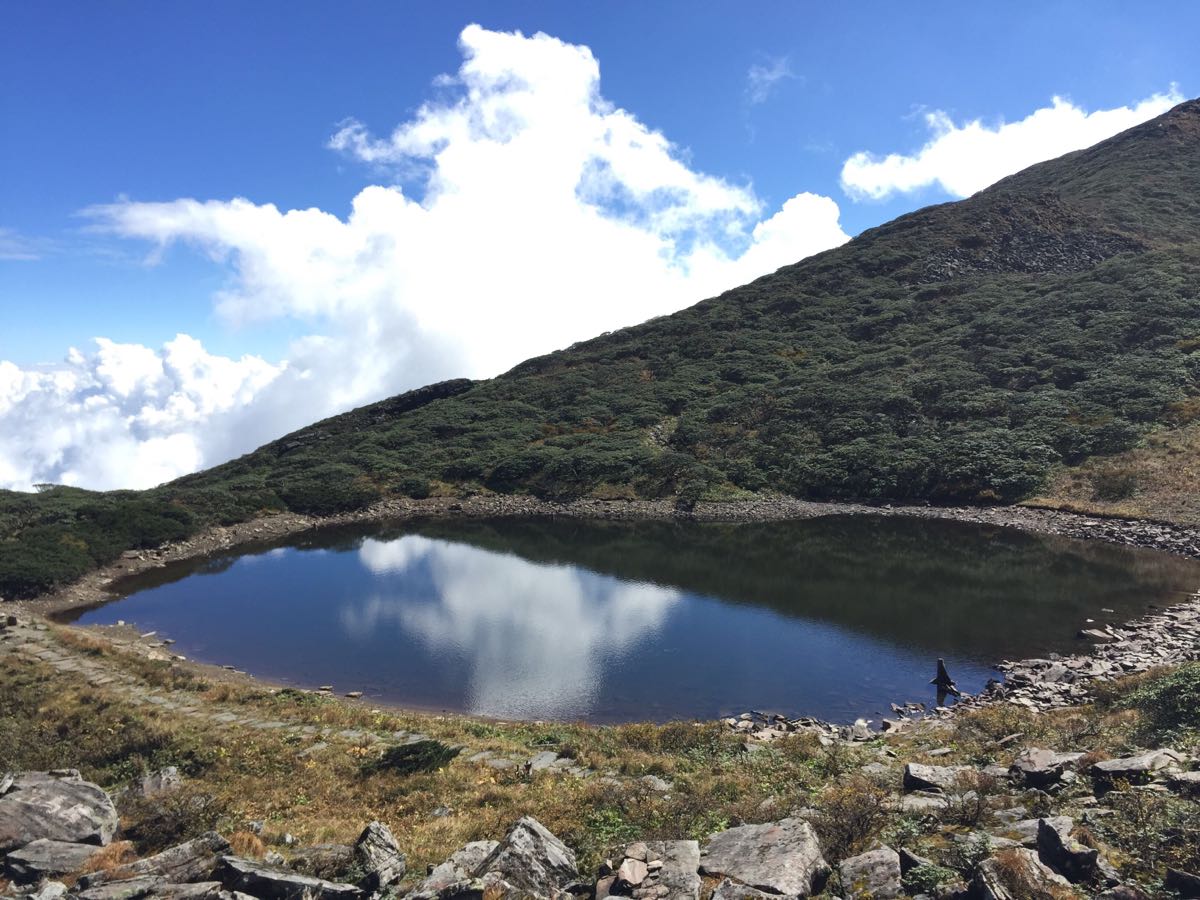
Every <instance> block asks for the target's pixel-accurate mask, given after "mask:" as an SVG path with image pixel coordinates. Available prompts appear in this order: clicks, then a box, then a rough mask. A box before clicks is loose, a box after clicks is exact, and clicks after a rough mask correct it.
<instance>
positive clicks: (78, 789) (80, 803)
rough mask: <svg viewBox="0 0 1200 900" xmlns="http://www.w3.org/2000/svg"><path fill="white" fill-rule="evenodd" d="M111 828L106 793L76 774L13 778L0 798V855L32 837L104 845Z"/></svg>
mask: <svg viewBox="0 0 1200 900" xmlns="http://www.w3.org/2000/svg"><path fill="white" fill-rule="evenodd" d="M117 825H118V818H117V810H116V808H115V807H114V806H113V804H112V800H110V799H109V796H108V794H106V793H104V791H102V790H101V789H100V788H99V787H97V786H96V785H94V784H92V783H91V782H88V781H83V780H82V779H80V778H79V775H78V773H75V774H73V775H71V774H68V775H64V776H55V775H51V774H49V773H45V772H31V773H27V774H25V775H19V776H17V777H16V778H14V779H13V783H12V786H11V787H10V788H9V790H8V792H7V793H6V794H5V795H4V796H3V797H0V853H7V852H8V851H10V850H14V849H16V848H17V847H23V846H25V845H26V844H28V843H29V842H30V841H36V840H37V839H38V838H46V839H48V840H53V841H66V842H68V843H73V844H99V845H101V846H104V845H105V844H107V843H108V842H109V841H111V840H112V836H113V834H114V833H115V832H116V830H117Z"/></svg>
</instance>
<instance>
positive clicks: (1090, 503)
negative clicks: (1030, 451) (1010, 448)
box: [1026, 422, 1200, 526]
mask: <svg viewBox="0 0 1200 900" xmlns="http://www.w3.org/2000/svg"><path fill="white" fill-rule="evenodd" d="M1198 484H1200V423H1194V422H1191V423H1189V424H1186V425H1181V426H1179V427H1176V428H1165V429H1161V430H1158V431H1155V432H1152V433H1151V434H1149V435H1147V437H1146V438H1145V439H1144V440H1143V441H1142V442H1141V444H1140V445H1139V446H1137V447H1135V448H1134V449H1132V450H1129V451H1127V452H1125V453H1119V454H1117V455H1115V456H1108V457H1096V458H1093V459H1089V460H1087V461H1086V462H1084V463H1083V464H1082V465H1079V466H1071V467H1067V468H1064V469H1062V470H1060V471H1059V472H1058V473H1057V474H1056V475H1054V477H1053V478H1052V479H1051V480H1050V482H1049V484H1048V485H1047V486H1046V488H1045V490H1044V491H1042V493H1040V494H1039V495H1038V496H1036V497H1033V498H1031V499H1029V500H1028V501H1026V505H1029V506H1043V507H1047V508H1050V509H1064V510H1069V511H1072V512H1081V513H1087V514H1098V515H1105V516H1120V517H1122V518H1130V519H1149V520H1154V521H1161V522H1170V523H1173V524H1176V525H1184V526H1197V525H1200V492H1198V491H1197V490H1196V485H1198Z"/></svg>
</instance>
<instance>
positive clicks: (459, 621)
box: [81, 516, 1200, 721]
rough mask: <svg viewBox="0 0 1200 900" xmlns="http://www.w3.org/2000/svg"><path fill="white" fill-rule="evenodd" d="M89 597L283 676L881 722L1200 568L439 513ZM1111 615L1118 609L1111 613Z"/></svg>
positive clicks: (533, 708) (413, 696)
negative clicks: (102, 597)
mask: <svg viewBox="0 0 1200 900" xmlns="http://www.w3.org/2000/svg"><path fill="white" fill-rule="evenodd" d="M122 587H123V589H124V590H125V591H127V592H128V594H127V596H124V597H123V598H121V599H119V600H115V601H113V602H112V603H109V604H107V605H105V606H103V607H99V608H96V609H93V610H91V611H88V612H86V613H84V614H83V616H82V617H81V621H82V622H83V623H86V624H97V623H112V622H115V621H116V620H118V619H125V620H127V621H130V622H133V623H135V624H136V625H137V626H138V627H140V628H142V629H143V630H156V631H158V632H159V634H160V635H163V636H168V635H169V636H170V637H173V638H175V639H176V640H177V642H178V643H177V644H176V645H175V648H174V649H175V650H177V651H178V652H180V653H183V654H185V655H187V656H188V657H190V658H194V659H198V660H202V661H205V662H213V663H221V664H232V665H234V666H236V667H238V668H241V669H245V670H247V671H249V672H250V673H252V674H255V675H258V676H262V677H266V678H270V679H274V680H276V681H280V682H284V683H289V684H296V685H299V686H305V687H315V686H317V685H321V684H334V685H335V686H336V688H337V690H338V691H349V690H361V691H364V692H365V693H366V696H368V697H371V698H376V699H378V700H381V701H388V702H394V703H399V704H403V705H407V706H411V707H420V708H426V709H446V710H453V711H461V712H470V713H476V714H481V715H488V716H497V717H503V718H522V719H588V720H592V721H625V720H635V719H657V720H666V719H671V718H676V717H704V718H709V717H714V716H717V715H725V714H730V713H736V712H742V711H744V710H747V709H751V708H753V709H760V710H777V711H782V712H787V713H791V714H804V715H813V716H818V717H821V718H824V719H830V720H835V721H848V720H853V719H854V718H856V717H858V716H866V717H868V718H876V719H878V718H879V716H880V715H881V714H884V713H886V711H887V709H888V704H889V703H890V702H892V701H908V700H921V701H931V700H932V699H933V694H932V691H933V689H932V688H931V687H930V686H929V685H928V681H929V679H930V678H931V677H932V676H933V670H934V662H935V660H936V658H937V657H939V656H943V657H945V658H946V662H947V665H948V666H949V668H950V672H951V674H952V675H953V676H954V677H955V678H956V679H957V681H958V683H959V686H960V687H961V688H963V689H965V690H968V691H972V692H974V691H977V690H979V689H980V688H981V687H982V686H983V685H984V684H985V682H986V681H987V679H988V678H989V677H993V676H995V675H996V673H995V672H994V671H992V670H991V666H992V664H994V663H995V662H996V661H997V660H1000V659H1002V658H1005V657H1023V656H1033V655H1042V654H1046V653H1049V652H1054V651H1062V652H1073V651H1076V650H1078V649H1079V646H1080V645H1079V642H1077V641H1076V640H1075V638H1074V635H1075V633H1076V631H1077V630H1078V629H1079V628H1080V627H1082V626H1083V625H1084V623H1085V620H1086V619H1088V618H1093V619H1096V620H1097V621H1098V622H1101V623H1102V622H1106V621H1112V622H1118V621H1123V620H1125V619H1128V618H1131V617H1133V616H1137V615H1141V614H1142V613H1144V612H1145V611H1146V610H1147V608H1148V606H1149V605H1150V604H1160V605H1161V604H1164V603H1172V602H1178V601H1179V600H1181V599H1182V598H1183V596H1184V594H1185V593H1190V592H1193V591H1195V590H1196V589H1197V588H1200V564H1197V563H1194V562H1190V561H1186V560H1182V559H1178V558H1174V557H1170V556H1166V555H1164V554H1158V553H1152V552H1149V551H1140V550H1133V549H1129V548H1123V547H1116V546H1109V545H1103V544H1098V543H1084V542H1080V541H1073V540H1068V539H1064V538H1054V537H1047V536H1039V535H1031V534H1024V533H1021V532H1018V531H1014V530H1010V529H1003V528H994V527H986V526H975V525H966V524H962V523H956V522H942V521H922V520H916V519H901V518H883V517H869V516H854V517H849V516H838V517H829V518H822V519H815V520H809V521H802V522H775V523H759V524H749V525H724V524H700V523H688V524H680V523H668V522H636V523H612V522H609V523H605V522H586V521H577V520H570V519H565V520H555V519H551V520H515V519H498V520H487V521H478V520H476V521H470V520H464V521H436V522H418V523H411V524H408V525H405V526H402V527H395V526H392V527H389V528H383V527H374V528H371V529H365V530H364V529H358V530H344V529H342V530H328V531H322V532H315V533H310V534H308V535H305V536H303V537H301V538H293V539H291V540H290V541H288V542H287V543H286V544H281V545H273V546H263V547H258V548H251V549H250V550H247V549H245V548H242V549H241V550H240V551H239V552H238V554H237V555H226V556H216V557H212V558H209V559H206V560H203V561H199V562H191V563H184V564H179V565H175V566H171V567H168V568H166V569H162V570H158V571H155V572H153V573H149V574H145V575H142V576H138V577H137V578H135V579H130V580H129V581H128V582H126V583H125V584H124V585H122ZM1105 610H1109V611H1107V612H1106V611H1105Z"/></svg>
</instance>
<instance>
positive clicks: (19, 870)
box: [4, 838, 100, 882]
mask: <svg viewBox="0 0 1200 900" xmlns="http://www.w3.org/2000/svg"><path fill="white" fill-rule="evenodd" d="M99 849H100V848H99V847H98V846H97V845H95V844H72V843H68V842H66V841H51V840H47V839H46V838H39V839H38V840H36V841H31V842H29V843H28V844H26V845H25V846H24V847H22V848H21V849H20V850H13V851H12V852H11V853H9V854H8V856H7V857H5V858H4V863H5V866H6V872H7V874H8V877H9V878H11V879H12V880H13V881H22V882H29V881H40V880H41V879H43V878H46V877H49V876H53V875H68V874H70V873H72V872H77V871H79V870H80V869H81V868H83V866H84V864H85V863H86V862H87V861H88V860H89V859H91V858H92V856H93V854H95V853H96V851H97V850H99Z"/></svg>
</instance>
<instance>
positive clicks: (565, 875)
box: [472, 816, 579, 898]
mask: <svg viewBox="0 0 1200 900" xmlns="http://www.w3.org/2000/svg"><path fill="white" fill-rule="evenodd" d="M472 875H473V876H474V877H475V878H482V877H484V876H485V875H493V876H497V877H499V878H501V879H503V880H504V881H505V882H507V883H509V884H511V885H512V886H513V887H515V888H516V889H517V890H520V891H525V892H527V893H528V894H530V895H531V896H534V897H546V898H550V897H555V896H557V895H558V893H559V892H560V891H562V890H563V888H564V887H566V886H567V885H568V884H571V883H572V882H574V881H576V880H577V879H578V878H579V869H578V867H577V866H576V863H575V854H574V853H573V852H572V851H571V849H570V848H569V847H567V845H566V844H564V843H563V842H562V841H560V840H559V839H558V838H556V837H555V836H554V835H553V834H551V833H550V832H549V831H548V830H547V829H546V828H545V826H543V825H542V823H541V822H539V821H538V820H537V819H535V818H533V817H532V816H524V817H522V818H521V819H520V820H519V821H518V822H517V824H516V825H514V826H513V828H512V830H511V831H510V832H509V833H508V834H507V835H506V836H505V838H504V840H503V841H501V842H500V844H499V845H498V846H497V847H496V849H495V850H493V851H492V852H491V853H490V854H488V857H487V858H486V859H485V860H484V861H483V862H482V863H480V864H479V866H478V868H476V869H475V871H474V872H473V873H472Z"/></svg>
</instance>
